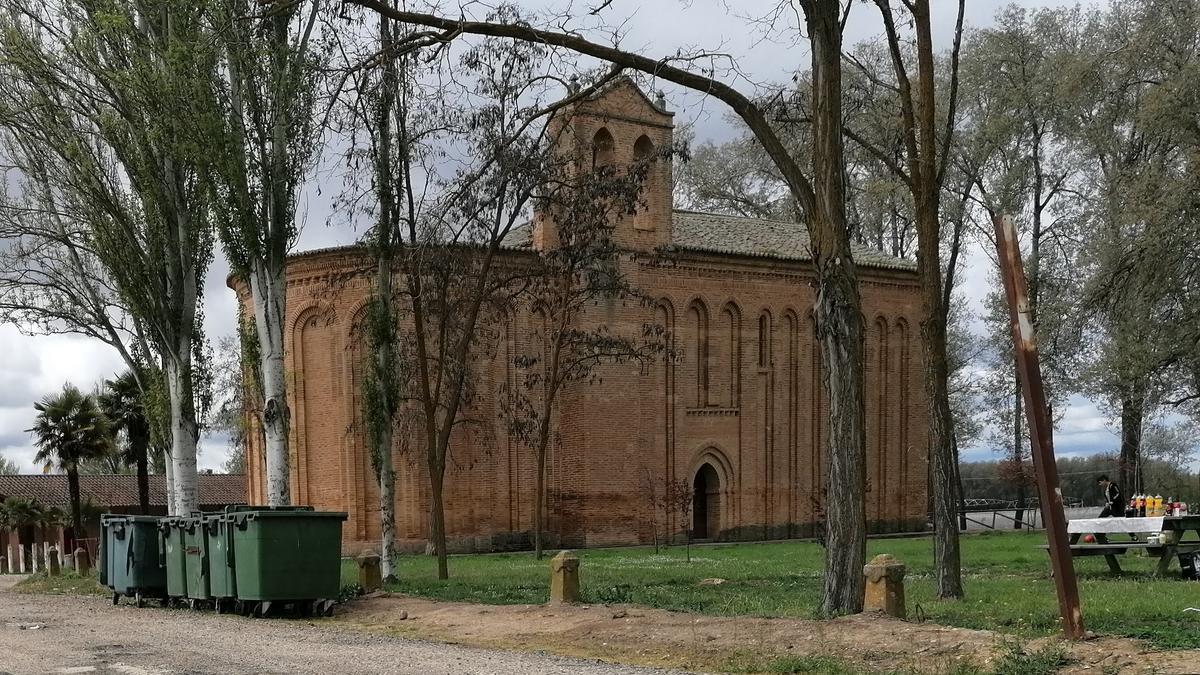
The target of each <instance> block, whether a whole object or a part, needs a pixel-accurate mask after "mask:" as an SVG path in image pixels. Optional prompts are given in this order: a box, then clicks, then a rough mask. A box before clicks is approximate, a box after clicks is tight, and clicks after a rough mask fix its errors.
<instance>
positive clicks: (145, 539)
mask: <svg viewBox="0 0 1200 675" xmlns="http://www.w3.org/2000/svg"><path fill="white" fill-rule="evenodd" d="M100 531H101V533H102V535H103V536H102V538H101V543H100V547H101V554H100V559H101V561H102V562H101V571H100V577H101V579H102V581H103V583H104V584H105V585H106V586H107V587H108V588H109V589H110V590H111V591H112V592H113V598H112V599H113V604H114V605H115V604H117V602H119V601H120V599H121V596H126V597H132V598H134V600H135V602H136V603H137V606H138V607H142V606H144V605H145V599H146V598H160V599H163V598H166V595H167V578H166V570H165V569H164V568H163V564H162V558H161V557H160V555H159V549H158V518H157V517H155V516H127V515H118V514H111V513H106V514H104V515H102V516H101V517H100Z"/></svg>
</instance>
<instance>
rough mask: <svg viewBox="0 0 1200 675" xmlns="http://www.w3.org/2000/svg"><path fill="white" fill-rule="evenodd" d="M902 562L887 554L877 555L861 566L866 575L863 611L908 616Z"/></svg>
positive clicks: (899, 616) (900, 616)
mask: <svg viewBox="0 0 1200 675" xmlns="http://www.w3.org/2000/svg"><path fill="white" fill-rule="evenodd" d="M904 572H905V567H904V563H902V562H900V561H899V560H896V559H895V558H894V557H892V556H890V555H887V554H886V553H885V554H883V555H877V556H875V557H874V558H872V559H871V562H869V563H867V564H866V565H864V566H863V574H865V575H866V577H867V588H866V595H865V597H864V598H863V611H865V612H883V613H884V614H887V615H888V616H894V617H897V618H900V619H903V618H906V617H907V616H908V613H907V611H906V610H905V608H904Z"/></svg>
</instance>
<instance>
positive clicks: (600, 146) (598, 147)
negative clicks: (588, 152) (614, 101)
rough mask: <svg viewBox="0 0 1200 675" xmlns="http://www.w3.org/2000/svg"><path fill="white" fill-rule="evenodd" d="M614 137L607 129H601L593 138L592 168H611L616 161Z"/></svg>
mask: <svg viewBox="0 0 1200 675" xmlns="http://www.w3.org/2000/svg"><path fill="white" fill-rule="evenodd" d="M615 145H616V144H615V143H614V142H613V135H612V133H611V132H610V131H609V130H608V129H607V128H606V127H600V130H599V131H597V132H596V135H595V136H593V137H592V168H593V169H595V168H597V167H601V166H610V165H611V164H613V162H614V159H615V154H616V150H615Z"/></svg>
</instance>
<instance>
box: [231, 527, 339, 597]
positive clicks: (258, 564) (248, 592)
mask: <svg viewBox="0 0 1200 675" xmlns="http://www.w3.org/2000/svg"><path fill="white" fill-rule="evenodd" d="M346 517H347V516H346V514H345V513H341V512H332V511H314V510H313V509H312V507H311V506H291V507H274V508H271V507H242V508H240V509H238V510H234V511H232V512H230V513H228V514H227V515H226V518H227V519H228V520H229V526H230V528H231V530H232V535H233V562H234V570H235V583H236V584H237V597H238V599H239V600H241V601H242V602H243V604H248V603H252V604H253V605H254V607H255V609H257V611H258V613H259V614H266V613H267V612H269V611H270V608H271V606H272V605H273V604H274V605H291V606H292V607H293V609H295V610H296V611H297V612H298V613H301V614H304V613H308V612H311V611H314V610H315V611H318V612H321V613H329V612H330V611H332V609H333V600H334V599H335V598H336V597H337V595H338V592H339V590H340V589H341V562H342V560H341V558H342V555H341V552H342V522H343V521H344V520H346Z"/></svg>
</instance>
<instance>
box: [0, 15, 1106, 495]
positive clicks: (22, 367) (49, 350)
mask: <svg viewBox="0 0 1200 675" xmlns="http://www.w3.org/2000/svg"><path fill="white" fill-rule="evenodd" d="M570 2H573V4H574V6H575V7H576V8H577V10H578V8H580V7H584V6H588V7H590V6H594V5H595V4H596V0H570ZM522 4H523V5H525V6H527V7H530V8H534V7H546V6H552V7H564V6H567V5H568V4H569V0H557V1H555V0H549V1H548V0H525V1H524V2H522ZM776 4H778V2H777V0H738V1H737V2H731V1H729V0H690V1H687V2H678V1H675V0H655V1H654V2H643V1H641V0H614V2H613V3H612V5H611V6H610V7H609V8H608V9H606V10H605V12H604V13H603V14H602V15H601V19H597V20H595V21H596V25H599V23H600V22H601V21H603V23H605V24H608V25H620V26H622V30H621V34H622V36H621V45H622V46H623V47H624V48H626V49H631V50H636V51H640V52H642V53H644V54H646V55H650V56H665V55H670V54H674V53H675V52H676V51H677V50H681V49H682V50H687V49H690V48H695V47H702V48H704V49H706V50H709V51H720V52H723V53H727V54H729V55H730V56H731V57H732V60H733V63H735V64H736V68H737V71H738V72H739V73H741V76H740V77H739V80H738V81H737V83H736V84H737V86H738V87H739V88H740V89H742V90H743V91H745V92H747V93H750V92H753V91H755V89H756V87H759V86H761V85H762V84H764V83H769V82H781V81H786V80H787V79H788V78H789V77H790V75H791V73H792V71H794V70H795V69H797V68H798V67H803V66H804V64H806V63H807V61H808V58H809V54H808V50H807V45H806V44H805V43H804V42H803V41H797V40H795V39H794V37H793V36H794V31H780V32H779V33H778V34H771V33H769V32H765V31H763V30H757V29H754V30H747V25H748V23H747V22H746V21H744V20H743V19H742V18H741V17H751V16H762V15H764V14H765V13H766V10H767V9H768V8H770V7H773V6H775V5H776ZM785 4H786V3H785ZM956 4H957V3H955V2H952V1H951V0H934V2H933V5H934V7H935V14H934V32H935V40H937V41H938V43H939V44H940V45H942V46H948V44H949V40H950V38H951V35H952V30H953V26H954V19H955V14H954V13H955V6H956ZM1005 4H1008V3H1002V2H993V1H992V0H969V1H968V3H967V23H968V24H969V25H970V26H976V27H979V26H986V25H988V24H989V23H990V22H991V18H992V16H993V15H994V14H995V12H996V11H997V10H998V9H999V8H1000V7H1002V6H1003V5H1005ZM1015 4H1019V5H1023V6H1026V7H1046V6H1059V5H1068V4H1074V3H1073V2H1066V1H1061V2H1060V1H1056V0H1020V1H1019V2H1016V3H1015ZM576 13H578V11H577V12H576ZM788 20H789V19H788V18H787V17H786V16H785V17H784V19H783V21H785V22H786V21H788ZM581 28H582V29H584V30H585V32H586V29H587V28H588V25H587V24H584V25H583V26H581ZM879 34H880V26H879V23H878V19H877V12H876V10H875V9H874V8H873V7H872V6H871V5H869V4H865V5H864V4H856V5H855V7H854V9H853V12H852V14H851V19H850V22H849V24H848V27H847V36H846V42H847V44H852V43H856V42H860V41H864V40H872V39H877V38H878V36H879ZM592 36H593V37H594V38H595V39H603V36H602V34H601V33H599V32H594V33H592ZM662 88H663V89H664V90H665V91H666V93H667V97H668V102H669V105H670V106H671V108H672V109H674V110H675V111H676V112H677V115H676V121H677V123H678V124H681V125H688V126H690V127H692V128H693V130H694V131H695V134H696V139H697V141H705V140H714V141H721V140H726V139H728V138H730V137H731V136H732V135H733V134H735V133H736V130H735V129H734V128H733V127H732V126H731V125H730V124H729V123H728V122H727V121H726V119H725V111H724V110H723V107H722V104H720V103H719V102H717V101H715V100H712V99H705V98H703V97H701V96H698V95H696V94H692V93H690V92H684V91H680V90H678V89H676V88H673V87H669V86H663V87H662ZM329 154H333V153H329ZM337 172H338V169H337V167H335V166H325V167H323V168H321V169H320V170H319V171H318V172H317V174H316V175H315V176H314V177H313V180H312V181H311V183H310V185H309V187H308V189H307V190H306V191H305V195H304V199H303V205H302V217H303V229H302V232H301V235H300V239H299V243H298V245H297V247H296V248H297V250H305V249H311V248H320V247H325V246H333V245H338V244H346V243H351V242H353V241H354V240H355V239H356V238H357V237H358V235H359V233H358V232H355V231H353V230H352V229H351V228H349V227H347V226H345V225H344V222H345V220H344V219H340V218H332V216H333V214H332V209H331V205H332V199H333V196H334V195H335V193H336V191H337V189H338V188H339V186H340V184H341V178H340V176H338V175H337ZM331 221H332V222H334V223H339V224H337V225H332V226H331V225H329V224H328V223H330V222H331ZM988 269H989V264H988V262H987V259H986V257H985V256H984V255H983V253H982V251H981V250H979V249H978V248H976V249H975V250H973V251H972V255H971V256H970V258H969V259H968V261H967V271H966V276H965V278H966V281H965V285H964V292H965V293H966V294H967V296H968V297H969V298H970V299H971V300H972V301H973V302H974V303H976V304H977V303H978V302H979V301H980V299H981V298H982V297H983V296H984V295H985V294H986V292H987V291H988V290H989V288H988V285H989V281H988ZM227 273H228V266H227V264H226V263H225V261H224V259H223V258H221V257H218V259H217V260H216V262H215V263H214V264H213V266H212V269H210V271H209V274H208V279H207V282H206V284H205V302H206V307H205V330H206V332H207V334H208V336H209V337H210V338H213V339H215V338H218V337H220V336H223V335H229V334H232V333H233V331H234V316H235V312H234V296H233V293H232V291H230V290H229V289H228V288H226V286H225V277H226V275H227ZM0 355H2V356H0V358H2V359H3V360H2V362H0V363H2V364H3V365H2V366H0V455H3V456H4V457H7V458H9V459H11V460H14V461H16V462H17V463H18V464H19V465H20V466H21V468H22V469H23V470H26V471H33V470H35V467H34V464H33V461H32V459H33V454H34V450H33V448H32V447H31V445H30V441H29V434H28V433H26V432H25V429H28V428H29V427H30V426H31V425H32V422H33V416H34V410H33V407H32V403H33V401H35V400H37V399H39V398H41V397H43V396H45V395H47V394H50V393H53V392H54V391H56V390H58V389H59V388H61V387H62V385H63V383H64V382H67V381H70V382H73V383H75V384H76V385H78V386H80V387H82V388H88V389H90V388H91V387H92V386H93V385H94V384H95V383H97V382H99V381H101V380H102V379H104V378H108V377H111V376H113V375H114V374H115V373H117V372H118V371H119V370H121V369H122V364H121V362H120V359H119V358H118V357H117V355H116V354H115V353H113V352H112V350H111V349H109V348H108V347H106V346H104V345H102V344H99V343H95V342H92V341H89V340H87V339H84V338H79V337H73V336H36V337H34V336H26V335H22V334H21V332H20V331H19V330H18V329H17V327H15V326H11V325H0ZM1115 439H1116V437H1115V435H1114V434H1113V431H1112V428H1111V427H1110V425H1109V421H1108V420H1107V419H1106V418H1105V417H1104V416H1103V415H1101V413H1100V412H1099V411H1098V410H1097V408H1096V406H1094V405H1093V404H1092V403H1091V402H1090V401H1087V400H1085V399H1082V398H1078V397H1077V398H1074V399H1072V401H1071V406H1070V408H1069V409H1068V410H1066V411H1065V417H1064V419H1063V420H1062V422H1061V424H1060V426H1059V429H1058V433H1057V436H1056V446H1057V448H1058V451H1059V454H1060V455H1069V454H1091V453H1093V452H1097V451H1102V450H1109V449H1112V448H1114V447H1115V442H1116V441H1115ZM226 453H227V447H226V445H225V443H224V441H223V439H220V438H205V439H203V441H202V444H201V455H200V460H199V462H200V466H201V468H209V469H219V468H220V466H221V464H222V462H223V461H224V460H225V457H226ZM992 456H994V455H993V453H992V452H991V451H990V449H988V448H983V447H980V448H972V449H970V450H969V451H967V452H966V458H968V459H984V458H989V457H992Z"/></svg>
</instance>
